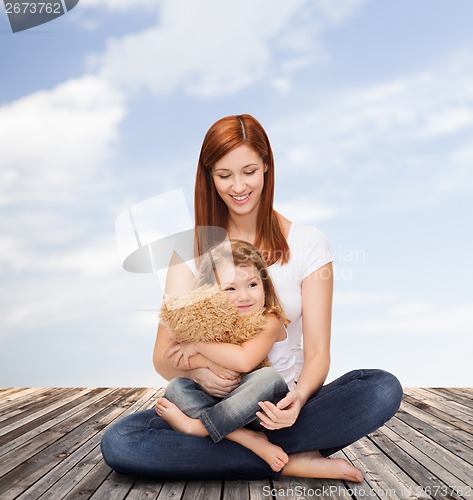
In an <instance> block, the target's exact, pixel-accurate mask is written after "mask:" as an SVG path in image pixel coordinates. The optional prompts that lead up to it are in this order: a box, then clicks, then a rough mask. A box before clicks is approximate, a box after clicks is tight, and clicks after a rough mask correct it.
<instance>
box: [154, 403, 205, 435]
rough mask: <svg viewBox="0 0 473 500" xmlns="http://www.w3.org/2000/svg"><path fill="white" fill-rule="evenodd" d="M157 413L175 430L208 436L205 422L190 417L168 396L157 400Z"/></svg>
mask: <svg viewBox="0 0 473 500" xmlns="http://www.w3.org/2000/svg"><path fill="white" fill-rule="evenodd" d="M155 408H156V413H157V414H158V415H159V416H160V417H161V418H162V419H163V420H165V421H166V422H167V423H168V424H169V425H170V426H171V427H172V428H173V429H174V430H175V431H179V432H183V433H184V434H191V435H192V436H202V437H204V436H208V435H209V433H208V432H207V429H206V428H205V427H204V424H203V423H202V422H201V421H200V420H199V419H197V418H191V417H188V416H187V415H186V414H185V413H183V412H182V411H181V410H180V409H179V408H178V407H177V406H176V405H175V404H174V403H172V402H171V401H169V399H166V398H158V400H157V401H156V407H155Z"/></svg>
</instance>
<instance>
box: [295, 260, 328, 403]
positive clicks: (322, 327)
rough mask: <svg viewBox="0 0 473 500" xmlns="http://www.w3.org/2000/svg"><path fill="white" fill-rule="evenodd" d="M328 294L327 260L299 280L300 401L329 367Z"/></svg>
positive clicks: (316, 387) (320, 381)
mask: <svg viewBox="0 0 473 500" xmlns="http://www.w3.org/2000/svg"><path fill="white" fill-rule="evenodd" d="M332 298H333V269H332V263H328V264H325V265H324V266H322V267H321V268H319V269H317V270H316V271H314V272H313V273H312V274H310V275H309V276H307V277H306V278H305V279H304V281H303V282H302V334H303V339H304V366H303V367H302V371H301V374H300V376H299V380H298V382H297V391H298V392H299V393H300V394H301V396H302V401H303V404H305V402H306V401H307V400H308V399H309V398H310V397H311V396H312V395H313V394H314V393H315V392H317V391H318V390H319V389H320V388H321V387H322V385H323V383H324V382H325V380H326V378H327V375H328V372H329V369H330V337H331V329H332Z"/></svg>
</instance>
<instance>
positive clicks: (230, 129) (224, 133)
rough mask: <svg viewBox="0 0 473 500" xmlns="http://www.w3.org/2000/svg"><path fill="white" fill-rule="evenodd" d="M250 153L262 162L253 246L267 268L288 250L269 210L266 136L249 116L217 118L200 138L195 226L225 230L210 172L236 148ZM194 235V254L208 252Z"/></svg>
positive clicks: (270, 172)
mask: <svg viewBox="0 0 473 500" xmlns="http://www.w3.org/2000/svg"><path fill="white" fill-rule="evenodd" d="M242 145H247V146H249V147H251V148H252V149H254V150H255V151H256V153H257V154H258V155H259V156H260V158H261V159H262V160H263V163H264V165H265V166H266V167H267V171H266V172H265V173H264V187H263V191H262V193H261V202H260V205H259V211H258V218H257V227H256V241H255V246H256V247H258V248H259V249H260V251H261V252H262V254H263V256H264V258H265V261H266V263H267V265H271V264H273V263H275V262H280V263H281V264H285V263H287V261H288V260H289V246H288V244H287V241H286V238H285V236H284V234H283V231H282V228H281V225H280V223H279V219H278V217H277V214H276V212H275V211H274V210H273V198H274V159H273V152H272V150H271V145H270V143H269V139H268V136H267V135H266V132H265V130H264V129H263V127H262V126H261V124H260V123H259V122H258V121H257V120H256V119H255V118H253V117H252V116H250V115H236V116H227V117H225V118H221V119H220V120H218V121H217V122H215V123H214V124H213V125H212V126H211V127H210V129H209V130H208V132H207V134H206V135H205V137H204V142H203V143H202V148H201V151H200V156H199V163H198V165H197V174H196V179H195V192H194V214H195V226H196V228H197V227H199V226H204V227H207V226H218V227H222V228H224V229H227V227H228V208H227V206H226V205H225V203H224V202H223V200H222V199H221V198H220V196H219V194H218V193H217V190H216V188H215V185H214V182H213V177H212V168H213V166H214V165H215V163H216V162H218V161H219V160H220V159H221V158H223V157H224V156H225V155H226V154H228V153H229V152H230V151H233V150H234V149H236V148H237V147H239V146H242ZM196 235H197V245H198V253H199V254H200V255H202V254H203V253H205V252H206V251H207V250H208V244H207V243H206V242H205V241H204V240H203V239H202V238H200V239H199V235H198V233H196Z"/></svg>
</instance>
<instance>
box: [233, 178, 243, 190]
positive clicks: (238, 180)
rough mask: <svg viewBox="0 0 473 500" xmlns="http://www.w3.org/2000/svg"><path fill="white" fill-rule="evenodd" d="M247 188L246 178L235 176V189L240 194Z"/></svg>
mask: <svg viewBox="0 0 473 500" xmlns="http://www.w3.org/2000/svg"><path fill="white" fill-rule="evenodd" d="M245 189H246V184H245V181H244V179H241V178H240V177H236V178H235V182H234V183H233V191H234V192H235V193H238V194H243V193H244V192H245Z"/></svg>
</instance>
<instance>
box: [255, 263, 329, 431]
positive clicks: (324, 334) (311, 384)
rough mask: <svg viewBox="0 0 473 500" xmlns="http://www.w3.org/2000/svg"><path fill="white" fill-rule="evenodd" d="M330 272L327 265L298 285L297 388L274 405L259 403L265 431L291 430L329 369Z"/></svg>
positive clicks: (320, 385)
mask: <svg viewBox="0 0 473 500" xmlns="http://www.w3.org/2000/svg"><path fill="white" fill-rule="evenodd" d="M332 296H333V270H332V264H331V263H328V264H326V265H324V266H322V267H321V268H319V269H317V270H316V271H314V272H313V273H311V274H310V275H309V276H307V277H306V278H305V279H304V280H303V282H302V332H303V339H304V366H303V368H302V371H301V374H300V376H299V380H298V381H297V386H296V389H295V390H294V391H291V392H289V393H288V394H287V396H286V397H285V398H283V399H282V400H281V401H279V403H278V404H277V405H273V404H272V403H268V402H261V403H260V407H261V409H262V410H263V411H262V412H258V413H257V416H258V417H259V418H260V419H261V423H262V425H263V426H264V427H266V428H267V429H280V428H282V427H289V426H291V425H292V424H293V423H294V422H295V421H296V419H297V416H298V415H299V412H300V410H301V408H302V407H303V406H304V404H305V403H306V401H307V400H308V399H309V398H310V396H312V394H314V393H315V392H317V391H318V390H319V389H320V388H321V387H322V385H323V383H324V382H325V379H326V378H327V375H328V371H329V368H330V336H331V324H332Z"/></svg>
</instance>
